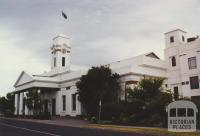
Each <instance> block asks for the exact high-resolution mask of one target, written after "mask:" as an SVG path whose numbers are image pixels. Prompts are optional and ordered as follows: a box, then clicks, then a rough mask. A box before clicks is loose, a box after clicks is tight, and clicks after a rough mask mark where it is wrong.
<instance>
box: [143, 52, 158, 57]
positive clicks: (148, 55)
mask: <svg viewBox="0 0 200 136" xmlns="http://www.w3.org/2000/svg"><path fill="white" fill-rule="evenodd" d="M145 55H146V56H147V57H151V58H155V59H160V58H159V57H158V56H157V55H156V54H155V53H154V52H150V53H147V54H145Z"/></svg>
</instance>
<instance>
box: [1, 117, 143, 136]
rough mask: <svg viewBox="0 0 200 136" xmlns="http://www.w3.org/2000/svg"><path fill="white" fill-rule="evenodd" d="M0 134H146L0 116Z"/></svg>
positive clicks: (64, 135)
mask: <svg viewBox="0 0 200 136" xmlns="http://www.w3.org/2000/svg"><path fill="white" fill-rule="evenodd" d="M0 136H146V135H143V134H133V133H123V132H113V131H106V130H99V129H88V128H78V127H64V126H56V125H49V124H41V123H35V122H27V121H19V120H10V119H2V118H0Z"/></svg>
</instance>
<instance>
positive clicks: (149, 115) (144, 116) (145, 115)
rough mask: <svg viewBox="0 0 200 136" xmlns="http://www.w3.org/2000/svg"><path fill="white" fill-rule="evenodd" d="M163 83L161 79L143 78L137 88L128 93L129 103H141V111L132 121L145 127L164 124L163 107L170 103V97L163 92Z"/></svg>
mask: <svg viewBox="0 0 200 136" xmlns="http://www.w3.org/2000/svg"><path fill="white" fill-rule="evenodd" d="M163 81H164V79H163V78H145V79H142V80H141V81H140V82H139V85H138V87H136V88H134V90H133V91H129V95H128V100H129V101H131V102H134V101H143V106H142V109H143V111H142V112H141V113H139V114H136V115H134V116H133V119H132V120H133V121H135V122H137V123H142V124H145V125H148V124H151V125H152V124H162V125H164V124H165V123H166V122H165V121H166V118H165V117H166V112H165V107H166V106H167V105H168V104H169V103H170V102H172V95H171V94H170V93H168V92H166V91H163V88H162V84H163ZM133 104H134V103H133Z"/></svg>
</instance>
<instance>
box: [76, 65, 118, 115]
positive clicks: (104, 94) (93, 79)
mask: <svg viewBox="0 0 200 136" xmlns="http://www.w3.org/2000/svg"><path fill="white" fill-rule="evenodd" d="M76 86H77V88H78V94H79V100H80V101H81V103H82V105H83V107H84V108H85V110H86V112H87V113H88V114H89V115H92V116H96V115H97V112H98V107H99V101H100V100H101V103H102V105H104V104H108V103H116V102H118V100H119V94H120V91H121V87H120V84H119V75H118V74H116V73H112V71H111V69H110V68H108V67H105V66H100V67H92V68H91V69H90V70H89V71H88V73H87V74H86V75H83V76H82V77H81V79H80V81H79V82H77V84H76Z"/></svg>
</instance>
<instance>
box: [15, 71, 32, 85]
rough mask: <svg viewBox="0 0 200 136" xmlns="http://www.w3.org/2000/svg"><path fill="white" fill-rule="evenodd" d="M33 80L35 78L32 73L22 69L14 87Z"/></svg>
mask: <svg viewBox="0 0 200 136" xmlns="http://www.w3.org/2000/svg"><path fill="white" fill-rule="evenodd" d="M32 80H33V77H32V76H31V75H29V74H28V73H26V72H24V71H22V73H21V74H20V76H19V77H18V79H17V81H16V82H15V84H14V87H17V86H19V85H22V84H24V83H27V82H30V81H32Z"/></svg>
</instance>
